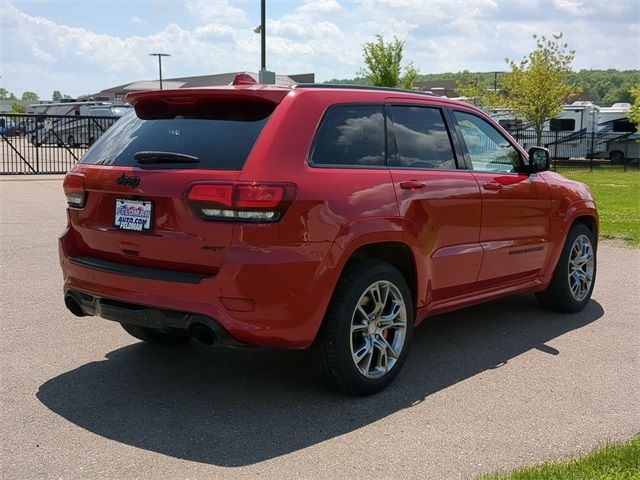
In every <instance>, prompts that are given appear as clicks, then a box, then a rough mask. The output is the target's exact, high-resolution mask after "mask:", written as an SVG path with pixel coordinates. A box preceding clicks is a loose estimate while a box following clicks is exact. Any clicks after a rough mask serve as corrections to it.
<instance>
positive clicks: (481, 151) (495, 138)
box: [453, 111, 522, 172]
mask: <svg viewBox="0 0 640 480" xmlns="http://www.w3.org/2000/svg"><path fill="white" fill-rule="evenodd" d="M453 114H454V115H455V117H456V120H457V121H458V125H459V126H460V130H461V131H462V137H463V138H464V142H465V143H466V144H467V150H469V156H470V157H471V164H472V165H473V169H474V170H480V171H485V172H518V171H519V170H520V167H521V166H522V159H521V158H520V154H519V153H518V151H517V150H516V149H515V148H514V147H513V145H511V144H510V143H509V142H508V141H507V139H506V138H504V137H503V136H502V134H501V133H500V132H499V131H498V130H496V129H495V128H494V127H493V126H492V125H491V124H489V123H488V122H486V121H485V120H483V119H481V118H480V117H476V116H475V115H471V114H469V113H464V112H458V111H454V112H453Z"/></svg>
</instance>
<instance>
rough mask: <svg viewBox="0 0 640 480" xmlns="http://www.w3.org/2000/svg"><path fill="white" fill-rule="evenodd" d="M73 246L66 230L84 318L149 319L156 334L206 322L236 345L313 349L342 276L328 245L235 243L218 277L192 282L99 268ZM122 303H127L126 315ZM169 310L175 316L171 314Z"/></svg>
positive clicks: (70, 281)
mask: <svg viewBox="0 0 640 480" xmlns="http://www.w3.org/2000/svg"><path fill="white" fill-rule="evenodd" d="M73 245H74V244H73V240H72V239H71V238H70V234H69V230H68V229H67V230H65V231H64V232H63V234H62V235H61V236H60V239H59V253H60V264H61V267H62V272H63V276H64V290H65V292H70V293H71V294H72V295H74V298H76V299H77V297H79V298H80V300H78V301H79V302H80V303H81V305H82V307H83V311H84V312H85V313H86V314H89V315H96V316H100V317H104V318H107V319H109V320H115V321H119V322H121V323H132V324H140V323H136V322H141V321H142V322H147V323H144V324H142V326H148V327H151V328H158V329H164V328H180V329H182V328H188V325H189V324H190V323H193V322H194V321H196V320H202V321H203V323H205V324H206V325H207V326H210V327H211V328H212V329H213V330H214V331H215V325H217V326H219V327H220V328H221V329H223V331H224V332H227V333H228V336H229V338H230V339H231V340H233V341H234V342H238V343H240V344H244V345H251V346H265V347H284V348H306V347H308V346H309V345H310V344H311V343H312V342H313V340H314V338H315V336H316V334H317V332H318V329H319V327H320V325H321V323H322V319H323V317H324V313H325V310H326V308H327V305H328V303H329V300H330V298H331V293H332V292H333V288H334V286H335V283H336V282H337V279H338V278H337V277H338V274H339V272H338V269H337V268H335V265H332V264H331V261H330V258H333V255H328V253H329V250H330V248H331V244H330V243H309V244H292V245H286V246H283V245H279V246H273V247H269V248H264V247H261V248H256V247H253V246H232V247H229V249H228V252H227V253H226V255H225V260H224V264H223V266H222V267H221V268H220V269H219V270H218V271H217V273H216V274H215V275H211V276H203V277H202V278H201V279H200V280H199V281H192V282H185V281H180V280H184V279H180V278H171V276H170V275H169V276H168V277H167V278H164V279H163V278H159V277H158V276H157V275H156V276H155V278H154V275H155V274H157V273H158V272H159V270H155V269H147V270H153V271H145V270H144V269H143V270H140V269H136V268H135V266H134V265H132V266H131V267H132V268H131V269H129V271H118V266H117V264H115V265H114V264H111V263H110V262H103V263H102V264H96V263H95V262H94V261H91V260H89V261H87V260H86V257H84V260H82V261H78V258H83V257H80V256H79V255H78V252H76V251H75V249H74V247H73ZM334 248H335V247H334ZM70 252H73V255H71V254H70ZM94 260H95V259H94ZM134 261H135V260H133V261H132V262H131V263H134ZM174 273H175V272H174ZM192 280H193V279H192ZM83 295H84V296H86V298H85V299H83V298H82V297H83ZM223 301H224V303H223ZM118 302H120V303H121V304H126V308H124V310H127V311H122V310H123V308H122V305H118V304H117V303H118ZM105 305H106V308H105ZM114 305H115V307H116V308H115V309H114V308H113V307H114ZM238 305H240V306H238ZM247 305H250V306H251V308H246V306H247ZM118 308H120V310H118ZM145 309H146V311H145V312H144V313H142V314H141V311H143V310H145ZM136 311H137V313H136ZM167 311H169V312H172V313H171V314H170V315H169V316H167V314H166V312H167ZM105 312H106V313H105ZM158 312H160V313H158ZM119 315H122V316H121V317H120V318H121V319H119V318H118V316H119ZM174 317H175V318H174ZM178 317H180V318H178ZM148 322H151V323H148ZM176 322H177V323H176ZM154 325H156V326H154ZM223 343H224V342H223Z"/></svg>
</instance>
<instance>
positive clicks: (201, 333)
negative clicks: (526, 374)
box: [189, 324, 216, 347]
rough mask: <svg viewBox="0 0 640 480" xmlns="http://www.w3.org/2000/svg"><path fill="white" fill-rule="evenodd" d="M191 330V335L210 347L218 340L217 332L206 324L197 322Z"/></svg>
mask: <svg viewBox="0 0 640 480" xmlns="http://www.w3.org/2000/svg"><path fill="white" fill-rule="evenodd" d="M189 330H190V331H191V336H192V337H193V338H194V339H195V340H197V341H198V342H200V343H202V344H203V345H207V346H209V347H210V346H212V345H213V344H214V343H215V342H216V335H215V333H213V331H212V330H211V329H210V328H209V327H207V326H205V325H201V324H195V325H192V326H191V328H190V329H189Z"/></svg>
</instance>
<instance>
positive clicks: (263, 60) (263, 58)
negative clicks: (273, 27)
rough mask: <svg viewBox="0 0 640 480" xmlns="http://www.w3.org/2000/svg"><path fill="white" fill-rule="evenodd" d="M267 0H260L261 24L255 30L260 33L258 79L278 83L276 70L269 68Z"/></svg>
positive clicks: (262, 81)
mask: <svg viewBox="0 0 640 480" xmlns="http://www.w3.org/2000/svg"><path fill="white" fill-rule="evenodd" d="M266 3H267V2H266V0H260V25H258V27H256V28H255V29H254V30H253V31H254V32H255V33H259V34H260V73H259V74H258V81H259V82H260V83H263V84H266V83H269V84H274V83H276V74H275V72H270V71H268V70H267V18H266V17H267V13H266V10H267V6H266Z"/></svg>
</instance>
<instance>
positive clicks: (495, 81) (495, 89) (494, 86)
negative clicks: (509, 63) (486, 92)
mask: <svg viewBox="0 0 640 480" xmlns="http://www.w3.org/2000/svg"><path fill="white" fill-rule="evenodd" d="M492 73H493V91H494V92H496V93H497V92H498V74H499V73H504V72H501V71H497V72H492Z"/></svg>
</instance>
